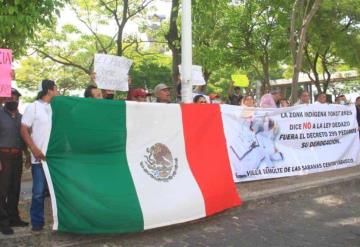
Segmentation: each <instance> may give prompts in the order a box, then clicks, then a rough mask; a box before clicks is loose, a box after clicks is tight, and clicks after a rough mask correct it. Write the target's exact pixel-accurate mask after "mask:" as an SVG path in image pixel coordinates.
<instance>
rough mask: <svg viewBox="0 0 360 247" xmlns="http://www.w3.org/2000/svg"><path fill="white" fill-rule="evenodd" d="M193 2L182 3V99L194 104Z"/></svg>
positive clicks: (184, 0)
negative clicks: (192, 78)
mask: <svg viewBox="0 0 360 247" xmlns="http://www.w3.org/2000/svg"><path fill="white" fill-rule="evenodd" d="M191 30H192V28H191V0H183V1H182V18H181V70H182V71H181V75H182V78H181V99H182V102H183V103H192V81H191V77H192V76H191V73H192V33H191Z"/></svg>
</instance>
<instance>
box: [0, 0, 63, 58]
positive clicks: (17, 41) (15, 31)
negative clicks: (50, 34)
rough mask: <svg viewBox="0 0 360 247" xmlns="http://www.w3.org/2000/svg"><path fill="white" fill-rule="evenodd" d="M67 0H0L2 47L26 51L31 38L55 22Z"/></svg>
mask: <svg viewBox="0 0 360 247" xmlns="http://www.w3.org/2000/svg"><path fill="white" fill-rule="evenodd" d="M65 2H66V0H26V1H22V0H0V6H1V7H0V23H1V28H0V47H2V48H9V49H12V50H13V51H14V54H15V56H19V55H20V54H22V53H24V52H25V51H26V48H27V43H28V41H29V39H32V38H33V37H34V36H35V34H36V32H37V31H38V30H39V29H40V28H41V27H43V26H52V25H53V24H54V23H55V16H54V14H55V13H56V14H57V15H59V13H60V12H59V11H60V8H61V7H63V4H64V3H65Z"/></svg>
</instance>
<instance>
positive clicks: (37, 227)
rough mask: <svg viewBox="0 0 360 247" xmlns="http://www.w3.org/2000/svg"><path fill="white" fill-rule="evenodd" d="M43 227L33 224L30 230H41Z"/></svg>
mask: <svg viewBox="0 0 360 247" xmlns="http://www.w3.org/2000/svg"><path fill="white" fill-rule="evenodd" d="M43 228H44V227H43V226H33V227H32V228H31V231H33V232H41V231H42V229H43Z"/></svg>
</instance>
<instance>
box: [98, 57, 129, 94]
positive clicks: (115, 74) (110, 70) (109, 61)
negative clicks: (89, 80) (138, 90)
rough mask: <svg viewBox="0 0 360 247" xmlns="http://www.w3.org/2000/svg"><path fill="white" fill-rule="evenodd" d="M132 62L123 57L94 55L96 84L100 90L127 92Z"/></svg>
mask: <svg viewBox="0 0 360 247" xmlns="http://www.w3.org/2000/svg"><path fill="white" fill-rule="evenodd" d="M131 65H132V60H130V59H127V58H125V57H119V56H113V55H105V54H95V58H94V70H95V73H96V79H95V81H96V84H97V85H98V87H99V88H101V89H108V90H119V91H129V84H128V73H129V70H130V67H131Z"/></svg>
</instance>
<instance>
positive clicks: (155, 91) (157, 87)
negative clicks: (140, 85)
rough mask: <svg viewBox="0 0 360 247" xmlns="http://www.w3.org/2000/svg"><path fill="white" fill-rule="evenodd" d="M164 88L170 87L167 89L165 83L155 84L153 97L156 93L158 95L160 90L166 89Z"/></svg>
mask: <svg viewBox="0 0 360 247" xmlns="http://www.w3.org/2000/svg"><path fill="white" fill-rule="evenodd" d="M166 88H171V87H169V86H168V85H166V84H165V83H160V84H157V85H156V87H155V88H154V94H155V96H156V95H158V93H159V92H160V91H161V90H163V89H166Z"/></svg>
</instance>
